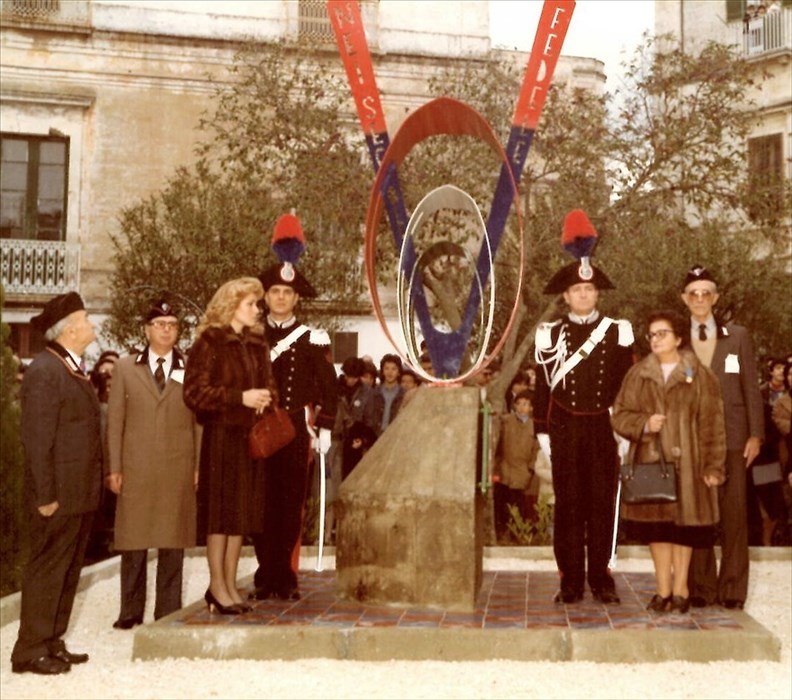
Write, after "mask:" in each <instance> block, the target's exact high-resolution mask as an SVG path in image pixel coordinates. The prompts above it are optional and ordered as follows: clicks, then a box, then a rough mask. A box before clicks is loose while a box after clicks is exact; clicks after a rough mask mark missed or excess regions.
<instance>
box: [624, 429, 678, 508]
mask: <svg viewBox="0 0 792 700" xmlns="http://www.w3.org/2000/svg"><path fill="white" fill-rule="evenodd" d="M635 452H637V450H635ZM635 452H634V453H633V454H635ZM657 452H658V454H659V455H660V461H659V462H650V463H649V464H622V465H621V472H620V478H621V502H622V503H626V504H628V505H643V504H648V503H675V502H676V500H677V478H676V469H675V468H674V465H673V464H667V463H666V461H665V458H664V457H663V448H662V447H661V446H660V441H659V439H658V440H657Z"/></svg>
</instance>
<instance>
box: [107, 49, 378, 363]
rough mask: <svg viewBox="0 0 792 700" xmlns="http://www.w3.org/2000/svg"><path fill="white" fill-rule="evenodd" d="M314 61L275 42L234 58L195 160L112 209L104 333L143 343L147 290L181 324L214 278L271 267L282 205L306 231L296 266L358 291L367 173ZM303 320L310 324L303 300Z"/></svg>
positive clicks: (332, 288)
mask: <svg viewBox="0 0 792 700" xmlns="http://www.w3.org/2000/svg"><path fill="white" fill-rule="evenodd" d="M316 60H319V57H317V56H315V55H312V54H311V53H310V52H308V51H307V50H304V49H303V50H295V49H289V48H288V47H286V46H284V45H282V44H275V45H268V46H261V45H258V44H257V45H256V47H255V51H253V50H250V51H246V52H242V53H240V54H239V55H238V56H237V57H236V59H235V61H234V64H233V65H232V67H231V68H230V72H231V81H230V82H224V83H222V84H218V85H217V87H216V92H215V99H214V108H213V110H212V112H211V113H209V114H207V115H206V116H205V117H204V119H203V120H202V122H201V127H202V129H203V131H204V133H205V134H206V138H205V140H204V141H203V143H201V145H200V146H199V147H198V149H197V154H196V155H197V160H196V163H195V164H194V165H193V166H191V167H183V168H179V169H178V170H177V171H176V173H175V174H174V176H173V178H172V179H171V180H170V182H169V183H168V184H167V186H166V187H165V188H164V189H163V190H162V191H160V192H157V193H155V194H154V195H152V196H151V197H149V198H147V199H145V200H144V201H141V202H138V203H137V204H134V205H132V206H130V207H128V208H126V209H124V210H123V211H122V212H121V214H120V217H119V224H120V232H119V234H118V235H117V236H115V237H114V239H113V243H114V245H115V249H116V253H115V272H114V277H113V281H112V291H113V293H112V294H111V299H112V308H111V316H112V320H111V322H110V323H109V324H108V328H107V329H106V330H107V332H108V333H109V334H110V335H111V336H112V337H113V338H114V339H115V340H116V341H117V342H118V343H119V344H121V345H123V346H126V347H131V346H134V345H135V344H136V343H139V342H140V338H141V330H140V322H139V319H140V315H141V314H142V313H143V312H144V311H145V309H146V308H147V306H148V304H149V303H150V301H151V299H152V297H155V296H171V297H172V300H173V301H174V302H176V303H180V304H181V305H182V306H183V307H185V308H186V310H187V311H188V313H194V316H193V317H191V318H188V319H187V326H188V329H187V330H189V327H190V326H192V325H194V324H195V322H196V321H197V316H199V315H200V313H201V312H202V310H203V309H204V308H205V307H206V304H207V303H208V301H209V300H210V299H211V297H212V295H213V294H214V292H215V291H216V290H217V288H218V287H219V286H220V285H221V284H222V283H223V282H225V281H227V280H229V279H232V278H234V277H240V276H243V275H257V274H258V273H259V272H261V271H262V270H263V269H264V268H265V267H266V266H268V265H270V264H272V263H274V262H275V258H274V256H273V253H272V252H271V250H270V241H271V236H272V229H273V226H274V223H275V221H276V219H277V217H278V216H280V215H281V214H283V213H285V212H287V211H289V209H291V208H295V209H296V213H297V215H298V216H299V217H300V220H301V222H302V226H303V230H304V232H305V237H306V251H305V253H304V254H303V256H302V258H301V259H300V267H301V269H302V271H303V272H304V273H305V275H306V276H307V277H308V279H310V280H311V282H312V283H313V284H314V286H315V287H316V288H317V289H318V290H320V291H321V292H323V299H322V301H323V302H325V303H334V302H335V303H336V304H338V303H343V304H347V305H348V304H349V303H350V301H354V300H355V299H357V298H358V297H359V295H360V292H361V287H360V279H359V263H358V258H359V253H360V224H361V221H362V218H363V212H365V208H366V201H367V198H368V197H367V195H368V187H369V186H370V178H371V175H370V172H369V171H367V170H366V169H365V168H364V167H363V166H362V164H361V156H360V151H359V147H360V140H359V138H354V139H353V138H352V137H351V135H350V133H349V132H350V129H349V124H348V120H347V118H346V114H345V112H343V111H342V109H341V107H342V106H343V105H344V104H345V101H346V100H347V99H348V92H347V88H346V87H345V86H344V85H342V84H341V82H340V80H339V79H338V78H334V77H332V74H331V73H330V72H328V71H324V70H317V68H316ZM357 136H358V134H357V133H355V137H357ZM350 143H352V144H353V145H349V144H350ZM303 303H304V302H303ZM301 316H302V317H304V318H306V319H310V317H311V309H310V307H308V308H305V306H304V308H303V312H301ZM188 336H189V333H185V334H183V339H184V340H185V342H186V341H187V340H188Z"/></svg>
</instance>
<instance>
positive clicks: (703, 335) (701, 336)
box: [699, 323, 707, 340]
mask: <svg viewBox="0 0 792 700" xmlns="http://www.w3.org/2000/svg"><path fill="white" fill-rule="evenodd" d="M706 339H707V327H706V326H705V325H704V324H703V323H699V340H706Z"/></svg>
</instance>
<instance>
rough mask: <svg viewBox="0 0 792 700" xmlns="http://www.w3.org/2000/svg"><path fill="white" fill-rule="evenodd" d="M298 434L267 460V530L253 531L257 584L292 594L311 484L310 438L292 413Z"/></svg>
mask: <svg viewBox="0 0 792 700" xmlns="http://www.w3.org/2000/svg"><path fill="white" fill-rule="evenodd" d="M292 420H293V421H294V424H295V426H297V437H295V438H294V440H292V442H290V443H289V444H288V445H286V447H284V448H283V449H281V450H279V451H278V452H276V453H275V454H274V455H273V456H272V457H270V458H269V459H267V460H266V461H265V463H264V479H265V487H264V504H263V508H264V531H263V532H262V533H261V534H256V535H253V537H252V539H253V547H254V549H255V551H256V560H257V561H258V568H257V569H256V573H255V575H254V577H253V581H254V584H255V586H256V588H260V589H264V590H267V591H269V592H278V593H285V594H288V593H290V592H292V591H295V590H297V588H298V585H297V566H295V565H293V563H292V557H293V554H294V552H295V548H299V546H300V542H301V540H302V527H303V509H304V508H305V498H306V495H307V494H306V490H307V487H308V473H309V459H310V455H311V452H310V449H311V445H310V438H309V436H308V433H307V432H306V430H305V428H304V427H303V426H302V425H301V423H300V421H301V420H302V421H303V422H304V418H302V412H300V414H299V416H292Z"/></svg>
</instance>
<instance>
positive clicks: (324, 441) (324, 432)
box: [319, 428, 332, 455]
mask: <svg viewBox="0 0 792 700" xmlns="http://www.w3.org/2000/svg"><path fill="white" fill-rule="evenodd" d="M331 441H332V435H331V432H330V430H329V429H328V428H319V452H321V453H322V454H323V455H326V454H327V452H328V450H329V449H330V443H331Z"/></svg>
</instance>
